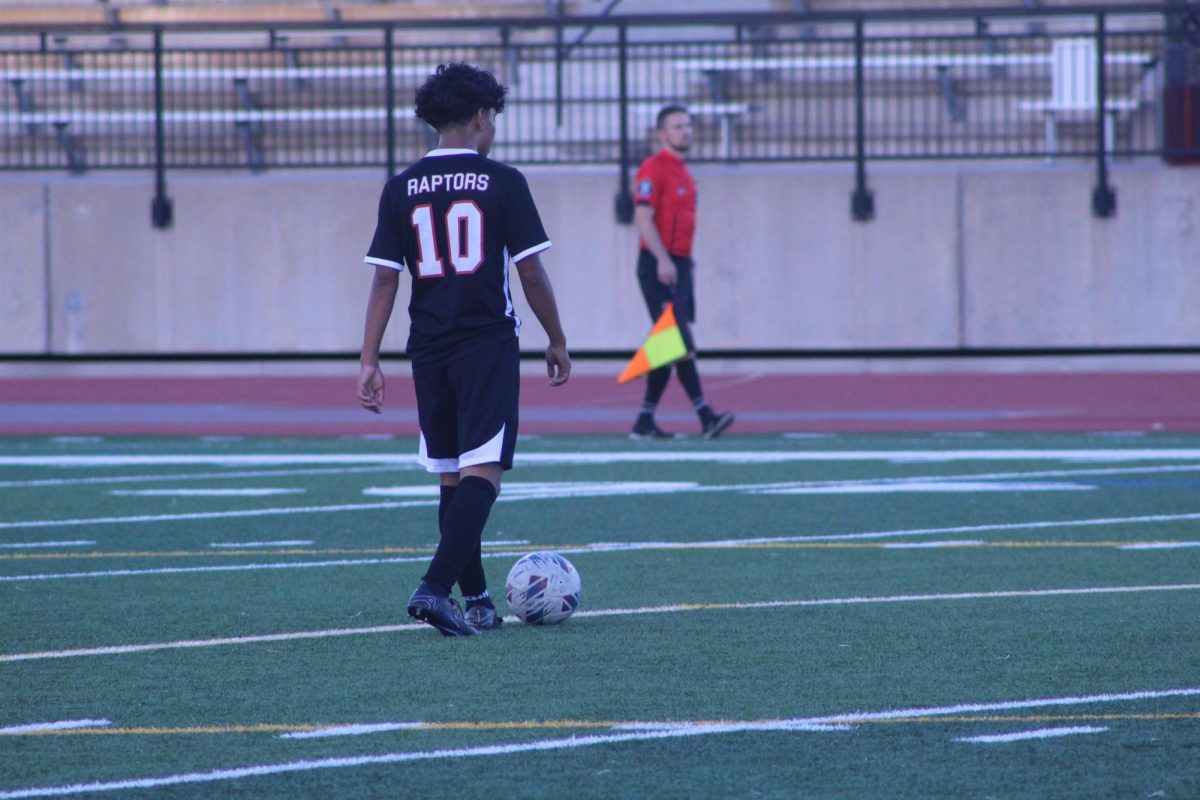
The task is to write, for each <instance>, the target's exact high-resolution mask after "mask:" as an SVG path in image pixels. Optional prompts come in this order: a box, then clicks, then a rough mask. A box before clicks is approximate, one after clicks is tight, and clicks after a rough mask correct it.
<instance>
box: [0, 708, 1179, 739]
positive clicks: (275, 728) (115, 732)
mask: <svg viewBox="0 0 1200 800" xmlns="http://www.w3.org/2000/svg"><path fill="white" fill-rule="evenodd" d="M1120 720H1140V721H1160V722H1163V721H1174V720H1200V712H1192V713H1143V714H1134V713H1130V714H1022V715H976V716H972V715H961V716H932V717H904V718H897V719H862V718H858V717H855V716H853V715H849V716H845V717H839V718H830V719H828V720H826V721H824V722H822V724H825V725H830V726H833V725H898V724H903V725H910V724H913V723H917V724H925V725H930V724H933V725H936V724H941V723H955V724H979V723H1001V722H1005V723H1008V722H1017V723H1044V722H1112V721H1120ZM779 721H780V720H777V719H760V720H749V721H747V720H683V721H679V720H659V721H650V722H647V721H626V722H616V721H613V720H579V719H563V720H512V721H499V722H484V721H457V722H455V721H448V722H418V723H412V725H411V726H410V727H405V728H403V729H402V730H405V731H413V730H416V731H527V730H564V729H579V730H596V729H604V730H607V729H614V728H635V727H641V728H653V727H656V726H661V727H664V728H667V727H671V726H675V725H685V726H697V727H702V726H712V725H746V724H750V725H756V724H770V723H772V722H779ZM365 724H371V723H365ZM347 725H348V723H336V724H322V725H316V724H299V725H285V724H281V723H256V724H244V725H191V726H182V727H174V728H168V727H153V726H149V727H145V726H143V727H127V728H113V727H95V728H71V729H61V730H49V729H47V730H40V731H39V730H25V731H19V732H11V733H0V736H197V735H213V734H226V735H227V734H256V733H304V732H312V731H324V730H337V729H339V728H344V727H347Z"/></svg>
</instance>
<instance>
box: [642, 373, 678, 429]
mask: <svg viewBox="0 0 1200 800" xmlns="http://www.w3.org/2000/svg"><path fill="white" fill-rule="evenodd" d="M670 380H671V366H670V365H669V364H668V365H667V366H665V367H658V368H657V369H652V370H650V372H649V374H647V375H646V396H645V398H644V399H643V400H642V413H641V415H640V416H641V417H644V418H646V421H647V422H650V421H652V420H653V418H654V409H656V408H658V401H659V400H662V396H663V392H665V391H666V390H667V383H669V382H670Z"/></svg>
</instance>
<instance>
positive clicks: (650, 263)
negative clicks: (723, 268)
mask: <svg viewBox="0 0 1200 800" xmlns="http://www.w3.org/2000/svg"><path fill="white" fill-rule="evenodd" d="M671 260H672V261H673V262H675V275H676V278H677V280H676V283H675V285H674V286H667V285H666V284H665V283H663V282H662V281H660V280H659V279H658V259H657V258H656V257H655V255H654V254H653V253H651V252H650V251H649V250H639V251H638V261H637V277H638V284H639V285H640V286H641V287H642V297H643V298H645V300H646V310H647V311H649V312H650V319H652V320H657V319H658V316H659V314H661V313H662V310H663V306H665V305H666V304H667V303H669V302H670V303H674V304H675V320H676V321H677V322H679V330H680V332H681V333H682V334H683V342H684V344H686V345H687V349H688V352H689V353H694V352H695V351H696V346H695V344H693V342H692V331H691V326H692V324H694V323H695V322H696V293H695V291H694V289H693V288H692V268H693V263H692V260H691V259H690V258H685V257H683V256H676V255H672V256H671Z"/></svg>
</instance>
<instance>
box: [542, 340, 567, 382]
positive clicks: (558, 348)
mask: <svg viewBox="0 0 1200 800" xmlns="http://www.w3.org/2000/svg"><path fill="white" fill-rule="evenodd" d="M546 374H547V375H549V376H550V385H551V386H562V385H563V384H564V383H566V382H567V380H568V379H570V377H571V356H570V355H568V354H567V346H566V345H550V346H549V347H547V348H546Z"/></svg>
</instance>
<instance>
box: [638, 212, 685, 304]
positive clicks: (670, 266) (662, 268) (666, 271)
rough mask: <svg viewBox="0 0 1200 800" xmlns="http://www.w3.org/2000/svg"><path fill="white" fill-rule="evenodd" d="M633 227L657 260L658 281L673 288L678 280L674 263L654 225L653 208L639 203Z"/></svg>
mask: <svg viewBox="0 0 1200 800" xmlns="http://www.w3.org/2000/svg"><path fill="white" fill-rule="evenodd" d="M633 226H634V227H635V228H637V232H638V233H639V234H640V235H641V237H642V241H643V242H645V243H646V247H647V248H648V249H649V250H650V252H651V253H653V254H654V257H655V258H656V259H658V280H659V281H660V282H662V283H665V284H666V285H667V286H674V285H675V282H676V281H677V280H678V276H677V275H676V274H675V262H674V261H672V260H671V254H670V253H668V252H667V247H666V245H664V244H663V240H662V237H661V236H659V235H658V227H657V226H656V225H655V224H654V206H651V205H648V204H646V203H640V204H639V205H638V206H637V207H636V208H634V210H633Z"/></svg>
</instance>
